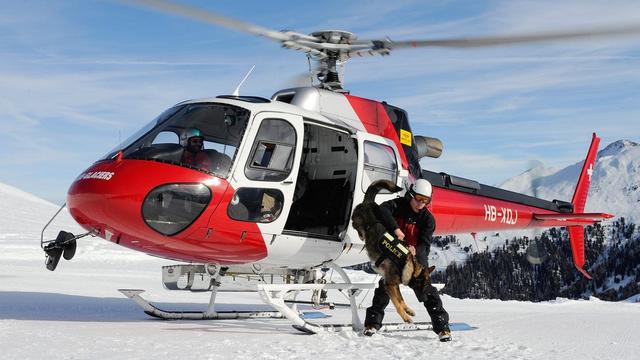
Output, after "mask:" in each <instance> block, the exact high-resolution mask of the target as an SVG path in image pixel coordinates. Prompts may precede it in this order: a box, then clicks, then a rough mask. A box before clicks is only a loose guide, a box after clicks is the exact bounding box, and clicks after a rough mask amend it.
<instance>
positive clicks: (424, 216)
mask: <svg viewBox="0 0 640 360" xmlns="http://www.w3.org/2000/svg"><path fill="white" fill-rule="evenodd" d="M410 200H411V197H410V196H409V195H406V196H404V197H400V198H396V199H393V200H389V201H385V202H383V203H382V204H380V208H379V209H380V211H379V213H378V214H377V215H378V219H379V220H380V222H381V223H382V224H383V225H384V226H385V227H386V228H387V231H388V232H390V233H391V234H393V231H394V230H395V229H397V228H399V226H398V223H397V222H396V219H404V220H405V221H406V222H407V223H414V224H416V226H417V228H418V236H417V239H416V258H417V260H418V262H419V263H420V264H422V265H423V266H429V251H430V250H431V238H432V237H433V232H434V231H435V230H436V219H435V218H434V217H433V215H432V214H431V212H430V211H429V210H427V208H426V207H425V208H423V209H422V210H420V212H417V213H416V212H414V211H413V209H411V204H409V201H410ZM405 235H406V234H405Z"/></svg>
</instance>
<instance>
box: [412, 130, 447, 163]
mask: <svg viewBox="0 0 640 360" xmlns="http://www.w3.org/2000/svg"><path fill="white" fill-rule="evenodd" d="M414 139H415V142H416V149H417V150H418V158H420V159H422V158H423V157H425V156H427V157H431V158H439V157H440V155H442V150H443V148H444V146H443V145H442V141H440V139H436V138H432V137H428V136H421V135H416V136H414Z"/></svg>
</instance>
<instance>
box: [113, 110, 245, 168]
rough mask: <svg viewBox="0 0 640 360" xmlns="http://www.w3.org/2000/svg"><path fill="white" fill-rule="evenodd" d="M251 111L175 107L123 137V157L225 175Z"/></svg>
mask: <svg viewBox="0 0 640 360" xmlns="http://www.w3.org/2000/svg"><path fill="white" fill-rule="evenodd" d="M249 115H250V112H249V110H247V109H243V108H241V107H238V106H233V105H227V104H213V103H194V104H186V105H178V106H175V107H173V108H171V109H169V110H167V111H165V112H164V113H163V114H161V115H160V116H158V117H157V118H156V119H154V120H153V121H152V122H151V123H150V124H148V125H147V126H145V127H144V128H142V129H141V130H140V131H138V132H137V133H135V134H134V135H133V136H131V137H130V138H129V139H127V140H125V141H124V142H123V143H122V144H121V145H119V146H118V147H117V148H116V149H114V151H112V152H111V153H110V154H109V155H107V156H106V157H105V158H112V157H113V156H114V155H115V154H116V153H117V152H118V151H122V152H123V157H124V158H125V159H140V160H152V161H160V162H166V163H171V164H175V165H180V166H185V167H189V168H193V169H197V170H200V171H205V172H208V173H212V174H214V175H217V176H220V177H226V176H227V175H228V174H229V169H230V168H231V164H232V162H233V159H234V158H235V156H236V153H237V151H238V147H239V146H240V142H241V141H242V136H243V135H244V131H245V129H246V127H247V122H248V120H249Z"/></svg>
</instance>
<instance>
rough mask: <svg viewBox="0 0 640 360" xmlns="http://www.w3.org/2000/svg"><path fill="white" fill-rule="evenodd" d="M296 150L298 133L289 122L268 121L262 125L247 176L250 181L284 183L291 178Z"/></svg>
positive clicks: (247, 168) (248, 164)
mask: <svg viewBox="0 0 640 360" xmlns="http://www.w3.org/2000/svg"><path fill="white" fill-rule="evenodd" d="M295 149H296V131H295V129H294V128H293V126H291V124H289V123H288V122H286V121H284V120H280V119H266V120H264V121H262V124H260V129H259V130H258V135H257V136H256V139H255V141H254V144H253V148H252V150H251V155H250V157H249V161H248V162H247V165H246V167H245V175H246V176H247V178H248V179H250V180H259V181H282V180H284V179H286V178H287V176H289V174H290V173H291V168H292V165H293V158H294V154H295Z"/></svg>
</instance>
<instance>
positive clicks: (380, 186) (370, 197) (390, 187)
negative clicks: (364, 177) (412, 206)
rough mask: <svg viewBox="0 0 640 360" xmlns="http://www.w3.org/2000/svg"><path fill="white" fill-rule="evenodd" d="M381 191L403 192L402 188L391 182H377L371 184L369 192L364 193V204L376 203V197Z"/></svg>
mask: <svg viewBox="0 0 640 360" xmlns="http://www.w3.org/2000/svg"><path fill="white" fill-rule="evenodd" d="M380 190H387V191H389V192H392V193H394V192H398V191H400V190H402V188H401V187H399V186H396V184H394V183H393V181H391V180H377V181H374V182H373V183H371V185H369V187H368V188H367V192H365V193H364V202H375V200H376V195H378V193H379V192H380Z"/></svg>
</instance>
